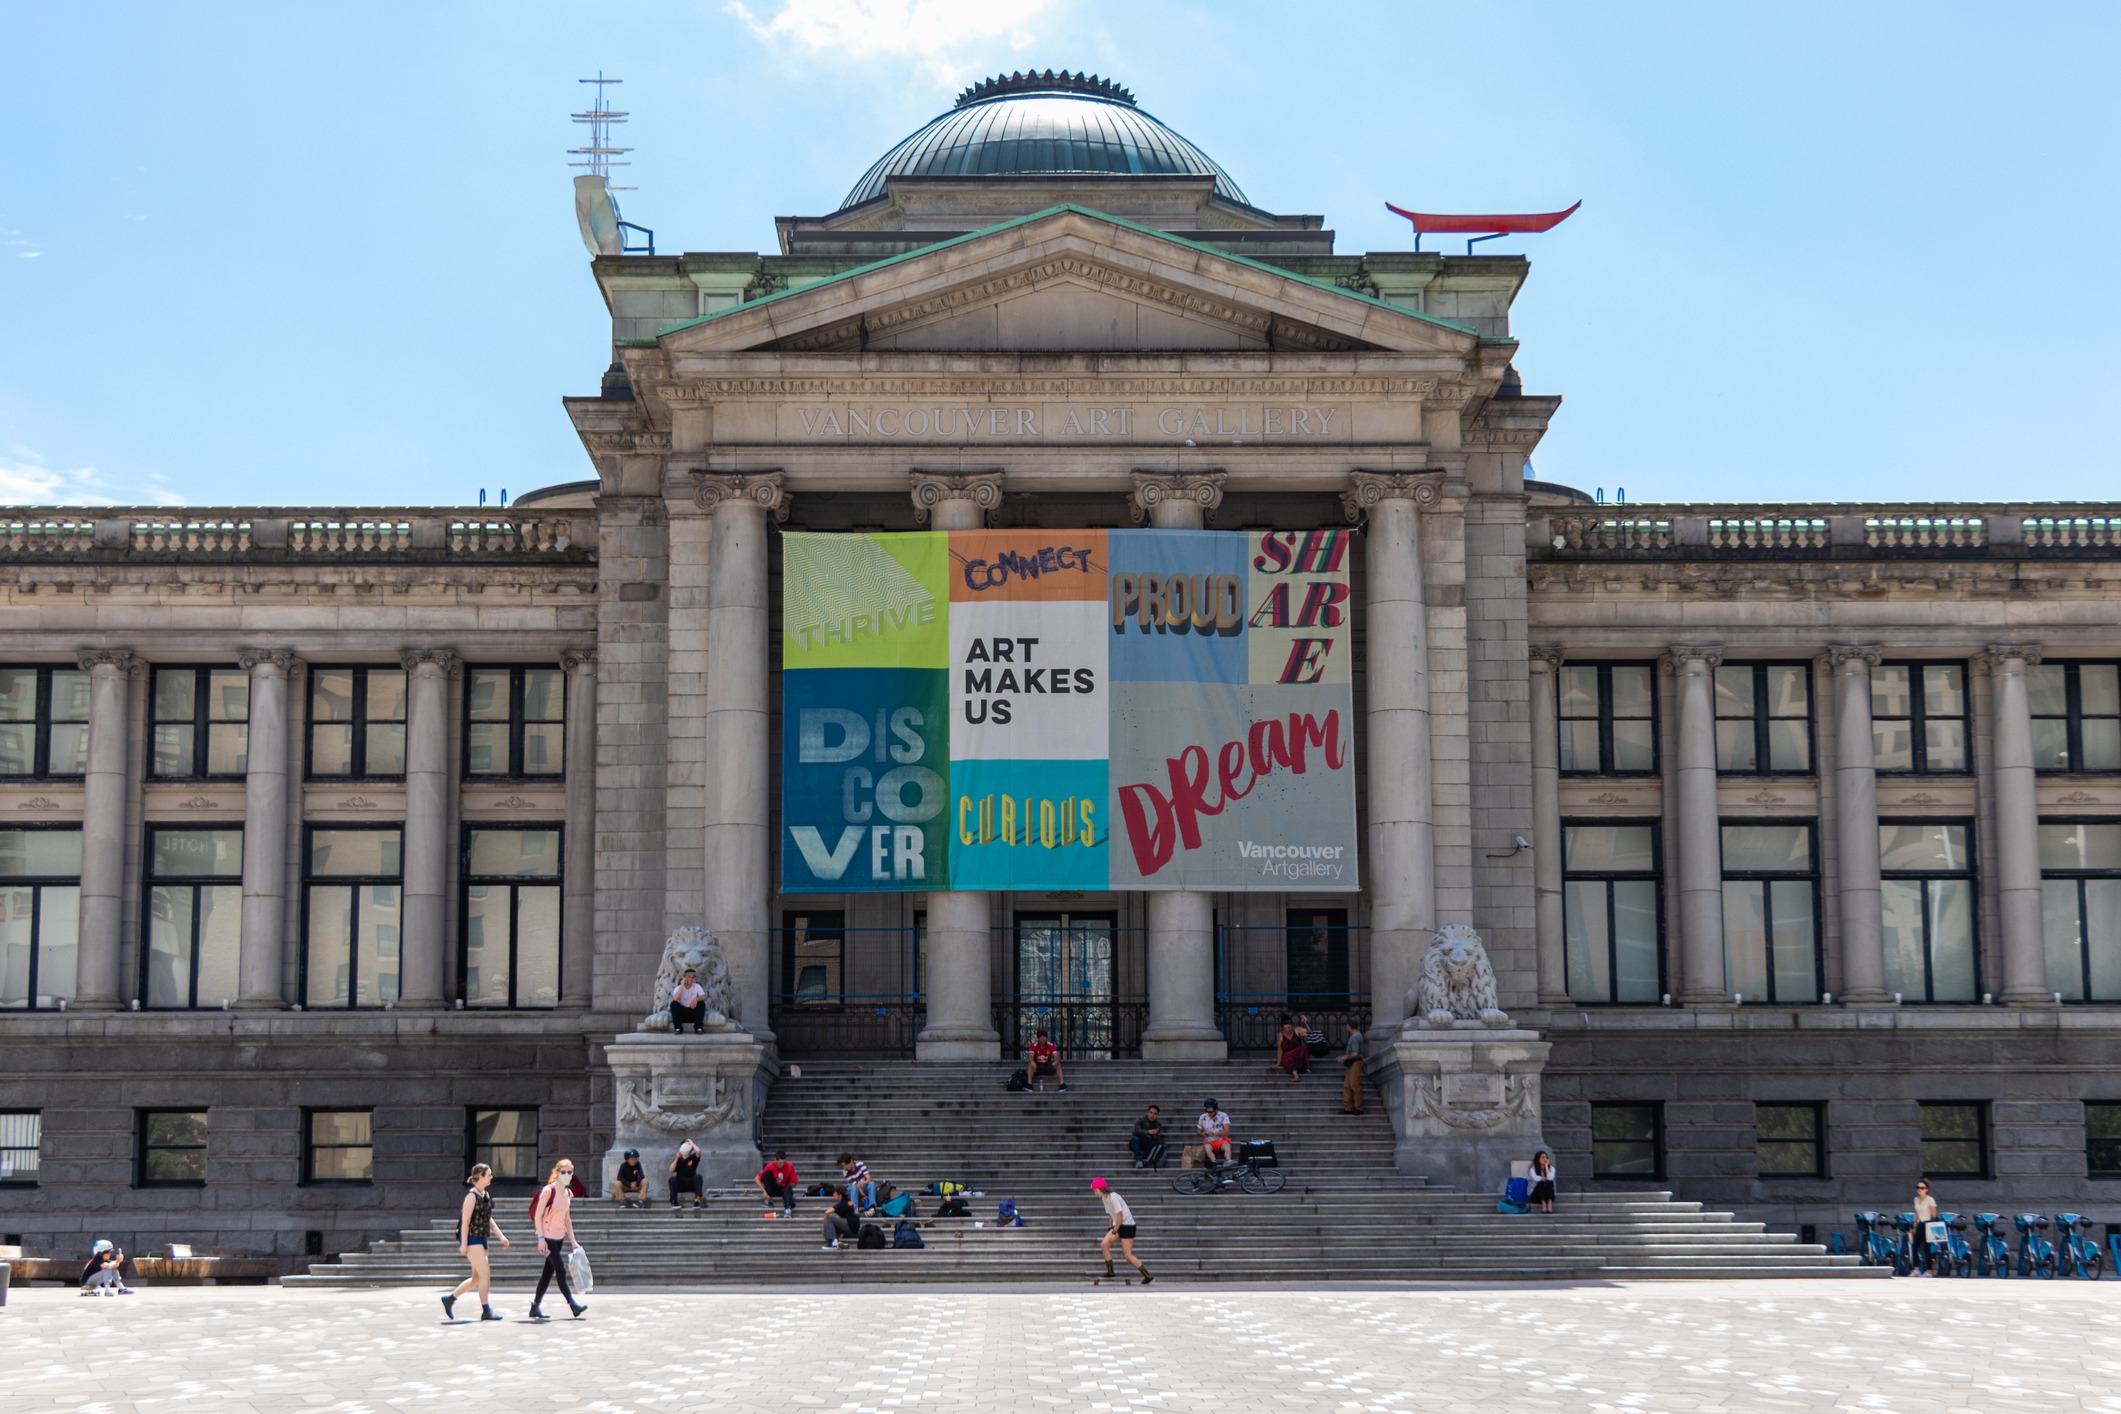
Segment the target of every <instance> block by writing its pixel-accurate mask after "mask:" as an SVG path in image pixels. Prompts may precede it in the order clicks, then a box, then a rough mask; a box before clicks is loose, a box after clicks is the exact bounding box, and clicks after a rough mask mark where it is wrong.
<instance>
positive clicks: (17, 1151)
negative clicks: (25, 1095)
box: [0, 1110, 44, 1188]
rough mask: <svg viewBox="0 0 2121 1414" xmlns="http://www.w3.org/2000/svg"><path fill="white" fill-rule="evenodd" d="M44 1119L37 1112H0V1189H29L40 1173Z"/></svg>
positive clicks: (34, 1183)
mask: <svg viewBox="0 0 2121 1414" xmlns="http://www.w3.org/2000/svg"><path fill="white" fill-rule="evenodd" d="M43 1147H44V1116H43V1115H42V1114H39V1113H38V1112H37V1111H36V1110H0V1186H9V1187H16V1188H31V1187H34V1186H36V1182H37V1175H38V1173H39V1172H40V1171H41V1170H42V1165H43V1160H42V1158H41V1155H42V1153H43Z"/></svg>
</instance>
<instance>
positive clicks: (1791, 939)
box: [1723, 823, 1819, 1005]
mask: <svg viewBox="0 0 2121 1414" xmlns="http://www.w3.org/2000/svg"><path fill="white" fill-rule="evenodd" d="M1723 975H1724V985H1725V986H1727V987H1729V988H1730V990H1731V991H1732V992H1733V993H1734V994H1736V995H1737V996H1738V997H1739V999H1740V1000H1742V1001H1747V1002H1780V1003H1783V1004H1785V1005H1786V1004H1788V1003H1791V1002H1816V1001H1818V1000H1819V928H1818V867H1817V864H1816V862H1815V859H1814V855H1813V850H1812V827H1811V826H1810V825H1809V824H1802V825H1779V824H1777V825H1769V824H1758V823H1754V824H1742V825H1729V824H1727V825H1725V826H1724V827H1723Z"/></svg>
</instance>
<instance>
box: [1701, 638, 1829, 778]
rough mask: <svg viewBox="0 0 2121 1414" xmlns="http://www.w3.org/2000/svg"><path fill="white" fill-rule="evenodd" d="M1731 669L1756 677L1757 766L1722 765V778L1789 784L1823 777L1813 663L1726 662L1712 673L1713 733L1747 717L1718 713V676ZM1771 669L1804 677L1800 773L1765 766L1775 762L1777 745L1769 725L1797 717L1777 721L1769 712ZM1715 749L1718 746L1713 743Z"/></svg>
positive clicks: (1788, 660)
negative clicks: (1776, 780) (1766, 778)
mask: <svg viewBox="0 0 2121 1414" xmlns="http://www.w3.org/2000/svg"><path fill="white" fill-rule="evenodd" d="M1728 668H1746V669H1749V670H1751V672H1752V674H1753V715H1752V723H1753V763H1754V769H1752V770H1750V771H1741V770H1730V771H1727V770H1725V769H1724V768H1723V765H1722V763H1721V762H1720V761H1719V762H1718V763H1717V766H1716V774H1717V775H1718V776H1739V777H1745V778H1751V777H1754V776H1780V777H1782V778H1784V779H1786V780H1793V779H1799V778H1802V777H1807V776H1816V775H1818V774H1819V683H1818V674H1817V672H1815V671H1814V665H1813V664H1812V662H1811V660H1809V659H1805V658H1740V659H1737V660H1735V661H1731V660H1726V661H1724V662H1721V663H1718V664H1716V665H1715V666H1714V667H1713V668H1711V669H1710V670H1709V702H1710V709H1709V710H1710V728H1709V729H1710V731H1711V733H1714V731H1715V726H1716V724H1717V723H1720V722H1742V721H1745V720H1746V719H1745V718H1744V717H1726V716H1724V715H1722V714H1721V713H1719V712H1717V711H1716V710H1715V702H1716V697H1715V692H1716V674H1717V673H1719V672H1722V671H1724V670H1725V669H1728ZM1770 668H1797V669H1800V670H1802V671H1803V673H1804V765H1803V766H1802V767H1800V768H1797V769H1794V770H1792V769H1787V768H1785V769H1776V768H1775V767H1773V766H1771V765H1762V764H1761V763H1762V762H1772V761H1773V760H1774V748H1773V744H1772V743H1771V742H1770V740H1769V735H1770V734H1769V731H1768V725H1769V723H1771V722H1794V721H1796V720H1797V718H1795V717H1777V716H1775V715H1773V714H1772V713H1771V712H1769V710H1768V692H1767V675H1768V669H1770ZM1710 745H1711V748H1712V749H1713V748H1714V747H1715V745H1716V744H1715V742H1713V741H1712V742H1711V743H1710Z"/></svg>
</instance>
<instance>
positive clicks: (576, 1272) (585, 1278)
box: [567, 1247, 597, 1297]
mask: <svg viewBox="0 0 2121 1414" xmlns="http://www.w3.org/2000/svg"><path fill="white" fill-rule="evenodd" d="M567 1280H568V1283H569V1284H570V1285H572V1286H573V1287H574V1294H575V1295H576V1296H578V1297H581V1296H587V1295H588V1294H589V1293H590V1292H592V1291H595V1290H596V1289H597V1279H596V1276H595V1275H594V1274H593V1273H592V1272H591V1271H590V1270H589V1254H588V1253H587V1252H585V1251H583V1250H582V1249H581V1248H579V1247H576V1248H572V1249H570V1250H569V1251H568V1253H567Z"/></svg>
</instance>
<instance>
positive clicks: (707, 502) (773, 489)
mask: <svg viewBox="0 0 2121 1414" xmlns="http://www.w3.org/2000/svg"><path fill="white" fill-rule="evenodd" d="M692 480H693V483H694V487H693V492H692V500H693V504H694V505H696V506H698V507H699V508H700V509H701V510H703V511H707V512H709V513H710V514H711V513H712V512H713V511H714V510H715V509H716V508H717V507H719V506H721V505H722V504H723V503H724V502H728V503H732V504H734V503H736V502H740V501H750V502H753V503H754V504H756V505H758V506H761V507H763V508H764V509H766V510H768V511H770V512H772V513H773V518H774V519H775V520H776V521H784V520H786V519H788V507H789V504H790V501H791V500H792V498H791V497H790V495H789V494H788V488H787V487H786V486H785V485H784V484H783V473H781V472H778V471H743V472H733V473H730V474H728V475H719V474H716V473H713V472H708V471H695V472H693V473H692Z"/></svg>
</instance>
